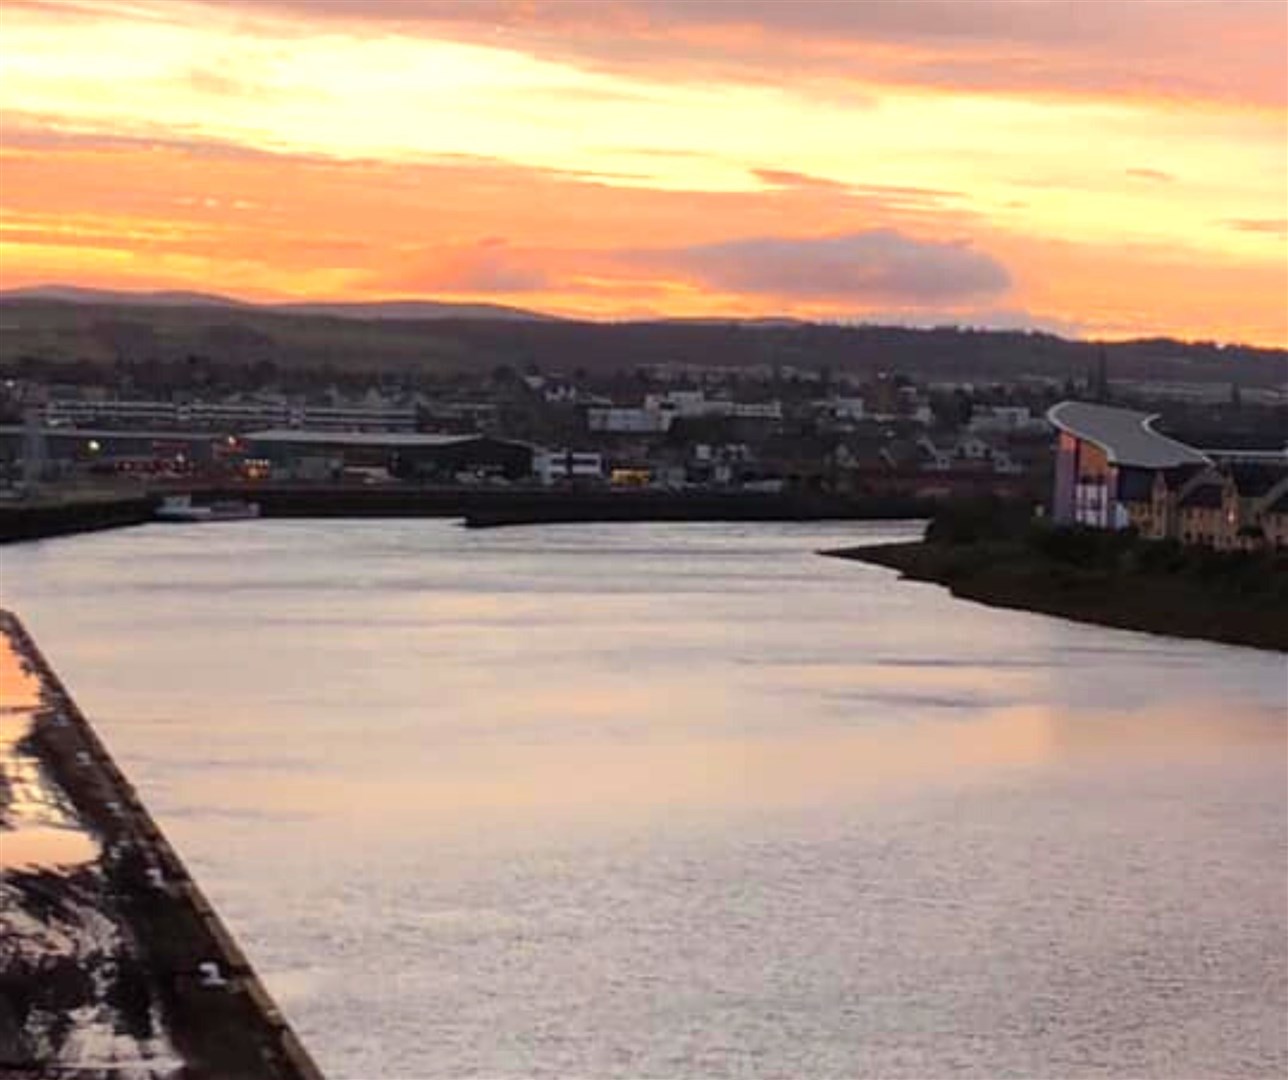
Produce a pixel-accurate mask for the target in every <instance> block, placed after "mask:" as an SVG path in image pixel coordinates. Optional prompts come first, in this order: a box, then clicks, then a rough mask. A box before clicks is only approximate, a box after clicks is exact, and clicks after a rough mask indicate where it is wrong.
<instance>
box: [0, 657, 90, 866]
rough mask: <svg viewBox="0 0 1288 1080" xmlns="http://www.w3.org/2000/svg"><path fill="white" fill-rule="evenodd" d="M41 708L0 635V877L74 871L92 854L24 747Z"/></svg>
mask: <svg viewBox="0 0 1288 1080" xmlns="http://www.w3.org/2000/svg"><path fill="white" fill-rule="evenodd" d="M41 704H42V702H41V682H40V679H39V678H37V677H36V675H35V674H34V673H33V672H32V671H31V670H30V669H29V668H28V666H27V665H26V663H25V661H24V660H23V658H22V657H21V656H20V655H19V654H18V652H17V651H16V650H15V649H14V647H13V643H12V641H11V640H10V639H9V637H8V636H7V635H5V634H3V633H0V874H3V873H4V872H5V871H7V870H16V869H24V870H33V869H42V868H55V867H70V866H76V865H80V864H83V863H86V862H89V861H90V860H92V859H94V858H95V857H96V856H97V853H98V845H97V843H96V842H95V841H94V840H93V839H92V838H91V837H90V836H89V835H88V834H87V833H86V832H85V831H84V830H83V829H81V828H79V827H78V826H77V824H76V822H75V818H74V817H73V816H72V815H71V814H70V813H69V812H68V808H67V807H66V806H65V805H64V803H63V800H62V797H61V796H60V794H59V793H58V791H57V789H56V788H55V787H54V786H53V785H52V784H51V783H50V781H49V777H48V776H47V775H46V773H45V770H44V768H43V766H42V765H41V763H40V760H39V759H38V758H37V757H36V755H35V754H34V753H33V752H32V751H31V750H30V749H29V748H28V747H27V746H26V744H25V740H26V738H27V737H28V735H29V734H30V732H31V726H32V723H33V722H34V720H35V716H36V712H37V710H38V709H39V708H40V707H41ZM0 882H2V879H0Z"/></svg>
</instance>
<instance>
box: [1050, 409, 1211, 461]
mask: <svg viewBox="0 0 1288 1080" xmlns="http://www.w3.org/2000/svg"><path fill="white" fill-rule="evenodd" d="M1047 419H1048V420H1050V421H1051V423H1052V424H1053V425H1055V427H1056V428H1057V429H1058V430H1059V431H1061V432H1063V433H1064V434H1067V435H1070V436H1072V437H1073V438H1075V439H1078V440H1081V441H1083V442H1087V443H1090V444H1092V445H1093V446H1096V447H1099V448H1100V450H1101V451H1102V452H1103V453H1104V454H1105V457H1106V458H1107V460H1108V461H1109V463H1110V464H1113V465H1120V466H1121V465H1127V466H1132V467H1135V468H1140V469H1171V468H1175V467H1176V466H1177V465H1210V464H1211V462H1210V461H1209V460H1208V458H1207V455H1205V454H1204V453H1202V452H1201V451H1199V450H1195V449H1194V448H1193V447H1192V446H1186V445H1185V444H1184V443H1181V442H1177V441H1176V440H1175V439H1169V438H1168V437H1167V436H1166V435H1160V434H1159V433H1158V432H1157V431H1155V430H1154V428H1153V423H1154V421H1155V420H1157V419H1158V414H1157V413H1153V414H1151V413H1142V412H1133V411H1132V410H1131V409H1117V408H1114V407H1113V406H1111V405H1092V404H1090V403H1089V402H1085V401H1062V402H1060V404H1059V405H1053V406H1052V407H1051V408H1050V409H1049V410H1048V412H1047Z"/></svg>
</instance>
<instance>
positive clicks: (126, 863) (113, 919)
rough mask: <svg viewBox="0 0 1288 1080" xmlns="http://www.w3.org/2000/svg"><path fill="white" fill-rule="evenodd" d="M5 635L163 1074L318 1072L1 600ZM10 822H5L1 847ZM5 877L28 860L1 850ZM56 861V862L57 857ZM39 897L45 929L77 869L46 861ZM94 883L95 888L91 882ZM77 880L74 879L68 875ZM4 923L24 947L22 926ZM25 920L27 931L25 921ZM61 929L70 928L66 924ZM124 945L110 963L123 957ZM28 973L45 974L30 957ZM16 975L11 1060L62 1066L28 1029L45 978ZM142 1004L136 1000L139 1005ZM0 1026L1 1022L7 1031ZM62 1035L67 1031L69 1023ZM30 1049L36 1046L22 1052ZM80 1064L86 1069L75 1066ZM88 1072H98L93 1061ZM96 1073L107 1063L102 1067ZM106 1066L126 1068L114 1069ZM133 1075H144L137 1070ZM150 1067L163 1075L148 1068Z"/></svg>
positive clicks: (31, 743) (32, 741) (301, 1078)
mask: <svg viewBox="0 0 1288 1080" xmlns="http://www.w3.org/2000/svg"><path fill="white" fill-rule="evenodd" d="M0 635H3V636H4V637H5V638H7V641H8V646H9V648H10V649H11V650H12V652H13V653H14V654H16V656H17V657H18V658H19V660H20V663H21V664H22V665H23V667H24V668H25V669H26V672H27V673H28V675H29V676H30V677H32V678H34V679H35V680H37V681H38V683H39V697H40V705H39V707H37V708H36V709H35V710H34V713H33V717H34V719H33V721H32V724H31V727H30V731H29V733H28V734H27V735H26V737H25V739H24V742H23V745H24V747H25V748H26V751H27V752H28V753H31V754H33V755H34V756H35V758H36V760H37V761H38V762H39V767H40V769H41V771H42V772H43V773H44V774H46V776H47V779H48V782H49V783H50V784H51V785H54V786H56V789H58V791H57V792H56V794H57V795H58V796H59V797H62V798H65V799H66V801H67V802H69V803H70V804H71V807H72V812H73V817H74V819H76V821H77V824H78V825H79V827H80V828H82V829H84V830H85V831H86V832H87V833H89V834H91V835H92V836H93V837H94V838H95V839H96V840H97V841H98V844H99V855H98V858H97V860H96V862H95V863H93V864H92V865H91V866H89V867H87V868H86V869H85V870H83V871H82V872H81V879H79V880H80V884H78V886H77V887H78V888H79V889H80V895H81V896H84V895H90V896H93V897H96V898H97V902H98V903H99V904H100V906H101V907H100V910H99V911H97V912H96V913H95V914H96V916H101V921H103V922H105V923H108V924H111V925H113V926H114V927H115V931H116V933H117V934H118V935H119V937H120V939H121V940H122V941H123V945H122V947H121V954H122V955H128V956H129V957H130V958H131V959H132V961H136V962H137V966H138V969H139V972H140V974H139V976H138V978H137V979H136V980H135V983H136V985H135V986H134V990H133V996H134V997H136V998H140V997H141V998H142V1000H143V1003H144V1006H143V1011H144V1012H145V1013H148V1012H149V1011H150V1012H151V1013H155V1014H156V1015H157V1016H158V1017H159V1019H160V1024H161V1026H162V1028H163V1029H164V1034H165V1035H166V1036H167V1037H168V1042H169V1045H170V1046H171V1047H173V1050H174V1052H175V1054H176V1055H177V1056H178V1058H180V1059H181V1061H182V1068H181V1069H179V1070H178V1071H176V1072H171V1073H166V1074H165V1075H173V1076H182V1077H185V1078H202V1080H233V1078H236V1080H320V1078H321V1075H322V1074H321V1072H320V1071H319V1070H318V1068H317V1066H316V1065H315V1064H314V1062H313V1060H312V1059H311V1057H310V1056H309V1054H308V1052H307V1051H306V1050H305V1049H304V1047H303V1045H302V1044H301V1043H300V1041H299V1039H298V1038H297V1037H296V1035H295V1033H294V1032H293V1031H292V1030H291V1027H290V1025H289V1024H288V1023H287V1022H286V1020H285V1019H284V1018H283V1016H282V1014H281V1012H280V1011H279V1010H278V1008H277V1006H276V1005H275V1004H274V1003H273V1001H272V998H271V997H270V996H269V994H268V992H267V990H265V988H264V986H263V984H262V983H261V982H260V980H259V978H258V976H256V974H255V972H254V971H253V969H252V968H251V965H250V962H249V961H248V960H247V959H246V956H245V955H244V954H243V953H242V951H241V949H240V948H239V947H238V945H237V943H236V942H235V941H234V939H233V937H232V935H231V934H230V933H229V931H228V929H227V928H226V927H225V926H224V924H223V922H222V921H221V920H220V918H219V916H218V915H217V914H216V913H215V911H214V909H213V908H212V906H211V905H210V903H209V901H208V900H207V899H206V897H205V895H204V894H203V893H202V891H201V889H200V888H199V887H198V886H197V884H196V882H195V881H194V880H193V879H192V876H191V875H190V874H189V873H188V871H187V869H186V868H185V867H184V865H183V862H182V860H181V859H180V858H179V856H178V854H177V853H176V852H175V850H174V848H173V847H172V846H171V845H170V843H169V841H167V840H166V838H165V836H164V835H163V834H162V832H161V830H160V829H159V828H158V827H157V825H156V823H155V822H154V821H153V820H152V817H151V815H150V814H149V813H148V811H147V810H146V808H145V807H144V806H143V804H142V802H141V801H140V799H139V797H138V794H137V793H136V791H135V790H134V787H133V785H131V784H130V782H129V780H128V779H127V778H126V777H125V775H124V774H123V773H122V772H121V770H120V768H119V767H118V766H117V765H116V763H115V761H113V759H112V757H111V755H110V754H109V753H108V751H107V748H106V747H105V746H104V745H103V743H102V741H101V740H100V739H99V737H98V735H97V734H96V733H95V731H94V729H93V727H92V726H91V725H90V723H89V721H88V720H87V719H86V717H85V716H84V714H83V713H82V712H81V710H80V709H79V708H78V706H77V705H76V703H75V702H74V701H73V700H72V698H71V696H70V695H69V694H68V693H67V690H66V688H65V687H64V686H63V684H62V682H61V681H60V680H59V678H58V676H57V675H56V674H55V672H54V671H53V668H52V667H51V666H50V665H49V663H48V662H47V661H46V659H45V657H44V655H43V654H42V653H41V651H40V649H39V648H38V647H37V645H36V643H35V642H34V641H33V640H32V638H31V636H30V635H29V634H28V633H27V631H26V629H25V628H24V627H23V625H22V623H21V622H20V620H19V619H18V618H17V616H15V615H13V614H12V613H9V612H5V611H0ZM5 835H6V833H5V832H0V855H3V844H4V837H5ZM0 866H3V868H4V875H3V878H2V879H0V880H3V881H4V883H6V884H8V885H13V884H14V883H15V881H18V880H19V879H21V878H23V876H24V873H25V874H26V876H27V877H31V876H32V874H31V872H30V871H23V870H19V869H16V868H14V867H11V866H9V865H8V864H7V860H3V859H0ZM55 869H56V868H55ZM39 876H40V891H41V897H42V906H40V907H39V908H35V909H33V910H35V911H36V913H37V914H36V917H35V918H32V917H29V916H28V915H24V919H25V921H23V922H19V923H17V924H16V925H17V926H18V931H17V935H18V936H21V933H22V932H26V933H29V934H31V935H32V936H36V934H37V933H38V932H39V931H40V930H42V929H47V928H42V927H40V926H39V923H40V922H41V916H42V914H43V915H45V916H46V921H49V920H51V919H56V915H55V914H50V913H55V912H57V911H59V910H60V907H59V902H60V896H59V890H60V888H61V887H62V886H61V885H60V882H62V883H63V884H67V883H69V882H71V881H72V878H70V877H67V876H63V875H60V874H59V873H51V872H48V871H46V870H41V871H40V875H39ZM85 880H92V881H93V882H95V883H96V884H95V886H94V888H93V889H92V890H90V891H88V892H86V890H85V888H84V886H83V882H84V881H85ZM68 888H69V890H70V885H69V886H68ZM4 919H5V914H4V913H3V912H0V929H3V930H5V931H6V933H7V935H8V936H9V939H10V940H9V944H10V945H16V946H18V947H19V948H20V946H21V942H20V941H16V940H15V931H14V927H13V926H8V927H6V926H5V925H4ZM24 928H25V931H24ZM60 932H61V928H60ZM121 966H122V961H121V960H120V957H113V958H112V959H111V963H110V965H109V967H111V968H112V969H119V968H120V967H121ZM28 976H29V981H30V980H37V979H38V978H40V977H39V976H38V975H37V974H36V969H35V968H34V967H31V968H30V969H28ZM8 977H9V978H10V980H11V981H15V980H16V982H15V985H14V986H12V987H7V989H8V990H10V992H11V993H12V996H13V999H14V1000H15V1001H22V1002H24V1003H26V1004H25V1005H24V1006H23V1007H21V1008H18V1009H17V1010H15V1011H14V1012H13V1013H11V1014H10V1015H9V1016H8V1017H7V1018H0V1019H4V1020H5V1022H6V1023H7V1025H8V1027H9V1028H10V1029H16V1034H15V1035H13V1037H12V1038H11V1039H10V1042H11V1043H12V1046H9V1047H6V1048H5V1052H6V1055H7V1058H8V1060H4V1061H3V1065H4V1066H5V1067H7V1068H9V1069H13V1068H16V1067H26V1068H34V1069H36V1070H37V1072H36V1073H33V1075H43V1074H44V1073H43V1072H41V1071H40V1070H45V1069H53V1070H54V1071H57V1072H59V1073H60V1074H61V1073H62V1072H65V1071H66V1069H65V1067H62V1066H60V1064H59V1063H58V1062H57V1061H52V1062H51V1061H42V1060H40V1059H39V1050H38V1049H37V1050H33V1049H32V1046H33V1043H32V1040H31V1039H24V1037H23V1033H22V1031H21V1028H22V1023H23V1021H24V1017H27V1016H29V1015H30V1014H31V1012H32V1009H33V1008H34V1006H33V1005H32V1003H33V1002H34V1003H36V1004H37V1005H38V1004H39V1002H40V1001H41V1000H42V999H41V995H42V994H45V995H46V997H47V994H48V987H47V986H39V985H32V986H24V985H21V983H22V978H23V975H22V972H21V971H17V970H16V969H15V972H9V973H8ZM136 1011H137V1010H136ZM0 1033H2V1032H0ZM64 1038H65V1035H64ZM24 1054H29V1055H35V1057H34V1058H30V1059H28V1060H22V1058H23V1056H24ZM78 1075H80V1074H79V1073H78ZM85 1075H91V1074H90V1073H86V1074H85ZM92 1075H100V1073H99V1072H97V1071H95V1072H93V1073H92ZM102 1075H104V1076H107V1075H126V1073H125V1072H120V1071H117V1070H111V1071H104V1072H103V1073H102ZM128 1075H136V1073H134V1072H131V1073H128ZM143 1075H158V1076H159V1075H163V1074H162V1073H154V1072H151V1071H149V1072H146V1073H144V1074H143Z"/></svg>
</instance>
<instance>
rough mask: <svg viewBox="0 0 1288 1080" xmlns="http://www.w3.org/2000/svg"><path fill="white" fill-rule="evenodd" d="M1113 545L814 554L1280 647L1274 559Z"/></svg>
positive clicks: (1030, 604)
mask: <svg viewBox="0 0 1288 1080" xmlns="http://www.w3.org/2000/svg"><path fill="white" fill-rule="evenodd" d="M1117 546H1118V547H1119V548H1120V549H1121V550H1118V551H1116V552H1112V551H1111V552H1110V554H1112V555H1114V556H1115V557H1112V558H1110V557H1107V556H1106V554H1105V553H1104V552H1100V553H1099V554H1093V555H1092V556H1091V557H1086V553H1085V552H1084V553H1083V557H1082V558H1078V557H1073V558H1068V557H1066V558H1061V557H1060V556H1059V555H1058V554H1056V553H1053V552H1050V551H1047V552H1044V551H1042V550H1041V549H1040V548H1035V547H1034V545H1033V544H1032V543H1029V542H1026V541H1024V540H1013V539H1012V540H1007V539H1001V540H999V539H989V540H981V541H979V542H975V543H967V544H949V543H933V542H926V541H921V542H917V543H906V544H883V545H878V546H871V547H859V548H845V549H840V550H836V551H825V552H823V553H822V554H824V555H829V556H834V557H837V558H845V559H856V560H859V561H861V562H867V563H873V564H875V565H877V566H884V567H888V568H890V569H892V570H898V571H899V572H900V574H901V575H902V576H903V577H905V578H908V579H910V580H913V581H926V582H932V583H935V584H939V585H943V586H945V587H947V588H948V590H949V592H951V593H952V595H953V596H956V597H960V598H961V599H963V600H974V601H976V602H978V603H982V604H987V605H989V606H991V607H1003V608H1014V609H1018V610H1022V611H1033V612H1038V613H1040V614H1044V615H1055V616H1058V617H1060V618H1065V619H1073V620H1075V621H1078V622H1086V623H1094V624H1096V625H1099V626H1110V627H1116V628H1118V629H1122V630H1140V631H1145V632H1147V633H1154V634H1168V635H1171V636H1173V637H1185V638H1201V639H1203V640H1207V641H1215V642H1220V643H1223V644H1228V645H1245V646H1251V647H1252V648H1258V649H1269V650H1278V651H1281V652H1288V570H1286V569H1285V567H1284V564H1283V561H1282V560H1279V561H1276V560H1275V558H1274V556H1266V557H1264V558H1263V559H1260V560H1258V559H1253V558H1251V557H1249V558H1242V557H1240V556H1239V555H1231V556H1226V555H1222V554H1220V553H1216V552H1190V553H1185V552H1178V549H1177V547H1176V546H1175V545H1168V546H1166V547H1164V546H1163V545H1148V544H1141V545H1128V544H1123V543H1122V542H1119V544H1118V545H1117ZM1151 549H1152V550H1151ZM1069 554H1074V555H1076V553H1074V552H1070V553H1069Z"/></svg>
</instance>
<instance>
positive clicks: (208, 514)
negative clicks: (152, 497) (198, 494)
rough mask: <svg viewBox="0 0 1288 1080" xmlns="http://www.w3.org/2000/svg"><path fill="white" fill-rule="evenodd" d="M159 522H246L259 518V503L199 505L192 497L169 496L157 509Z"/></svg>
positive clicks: (233, 501) (224, 501) (234, 501)
mask: <svg viewBox="0 0 1288 1080" xmlns="http://www.w3.org/2000/svg"><path fill="white" fill-rule="evenodd" d="M156 517H157V520H158V521H173V522H204V521H245V520H247V519H248V518H257V517H259V503H253V502H247V501H245V500H244V499H220V500H218V501H216V502H211V503H204V504H198V503H194V502H193V501H192V496H191V495H168V496H166V497H165V499H163V500H162V502H161V505H160V506H158V507H157V509H156Z"/></svg>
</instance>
